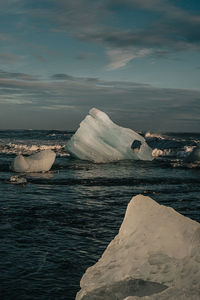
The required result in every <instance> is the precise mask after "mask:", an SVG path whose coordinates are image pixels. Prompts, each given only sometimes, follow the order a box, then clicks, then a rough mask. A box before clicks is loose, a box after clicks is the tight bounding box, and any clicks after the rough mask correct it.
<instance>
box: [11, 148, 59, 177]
mask: <svg viewBox="0 0 200 300" xmlns="http://www.w3.org/2000/svg"><path fill="white" fill-rule="evenodd" d="M55 158H56V154H55V152H53V151H52V150H49V149H48V150H43V151H40V152H38V153H35V154H32V155H30V156H28V157H25V156H23V155H18V156H17V157H15V159H14V161H13V164H12V169H13V171H15V172H46V171H49V170H50V169H51V167H52V165H53V163H54V161H55Z"/></svg>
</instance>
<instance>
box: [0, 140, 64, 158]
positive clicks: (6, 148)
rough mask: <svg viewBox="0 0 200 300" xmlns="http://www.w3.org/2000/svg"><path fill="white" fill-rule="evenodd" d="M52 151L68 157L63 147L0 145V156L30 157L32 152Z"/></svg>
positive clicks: (56, 145)
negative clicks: (20, 155)
mask: <svg viewBox="0 0 200 300" xmlns="http://www.w3.org/2000/svg"><path fill="white" fill-rule="evenodd" d="M47 149H50V150H53V151H55V152H56V153H57V154H58V155H60V156H69V153H67V152H66V151H65V148H64V145H60V144H54V145H45V144H38V145H37V144H30V145H27V144H15V143H11V142H10V143H7V144H4V145H0V154H16V155H19V154H22V155H30V154H32V153H33V152H37V151H42V150H47Z"/></svg>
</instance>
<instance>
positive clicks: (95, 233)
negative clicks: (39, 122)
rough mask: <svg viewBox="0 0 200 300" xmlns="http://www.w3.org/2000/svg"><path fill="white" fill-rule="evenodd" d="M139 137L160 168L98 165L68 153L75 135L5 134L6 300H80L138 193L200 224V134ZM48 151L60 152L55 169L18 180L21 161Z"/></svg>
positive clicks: (0, 267)
mask: <svg viewBox="0 0 200 300" xmlns="http://www.w3.org/2000/svg"><path fill="white" fill-rule="evenodd" d="M139 133H140V134H141V135H143V136H144V137H145V138H146V141H147V142H148V144H149V145H150V146H151V147H152V149H153V156H154V160H153V161H132V160H124V161H119V162H113V163H105V164H95V163H92V162H89V161H83V160H79V159H74V158H72V157H70V155H69V153H67V152H66V150H65V145H66V143H67V142H68V140H69V139H70V137H71V136H72V135H73V134H74V132H73V131H67V130H66V131H58V130H1V131H0V299H1V300H4V299H5V300H24V299H27V300H28V299H31V300H36V299H37V300H43V299H44V300H46V299H48V300H54V299H55V300H60V299H65V300H74V299H75V295H76V293H77V292H78V291H79V289H80V280H81V277H82V275H83V274H84V272H85V271H86V269H87V268H88V267H89V266H91V265H93V264H94V263H96V262H97V260H98V259H99V258H100V256H101V255H102V253H103V252H104V250H105V248H106V247H107V245H108V244H109V242H110V241H111V240H112V239H113V238H114V237H115V235H116V234H117V232H118V230H119V227H120V225H121V223H122V221H123V218H124V214H125V211H126V207H127V204H128V203H129V201H130V200H131V198H132V197H133V196H135V195H137V194H143V195H146V196H150V197H151V198H153V199H154V200H156V201H157V202H158V203H160V204H163V205H167V206H170V207H172V208H174V209H175V210H176V211H178V212H179V213H181V214H183V215H184V216H186V217H189V218H191V219H193V220H195V221H198V222H199V221H200V164H199V163H198V162H196V163H191V162H187V157H188V155H189V154H190V153H191V151H192V150H193V149H194V148H195V146H196V145H197V144H198V143H200V133H155V132H139ZM43 149H51V150H53V151H55V152H56V160H55V162H54V164H53V166H52V168H51V170H50V171H49V172H46V173H32V174H29V173H27V174H23V176H24V178H25V179H26V182H24V183H21V184H16V183H14V182H13V181H11V178H12V176H16V175H17V174H16V173H14V172H13V171H12V169H11V165H12V161H13V160H14V158H15V157H16V155H18V154H23V155H25V156H26V155H30V154H32V153H35V152H37V151H40V150H43ZM18 175H19V174H18Z"/></svg>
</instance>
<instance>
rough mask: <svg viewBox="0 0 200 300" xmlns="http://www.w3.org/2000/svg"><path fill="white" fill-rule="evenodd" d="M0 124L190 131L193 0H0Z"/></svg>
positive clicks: (197, 67) (199, 83)
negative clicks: (92, 123) (92, 113)
mask: <svg viewBox="0 0 200 300" xmlns="http://www.w3.org/2000/svg"><path fill="white" fill-rule="evenodd" d="M0 43H1V47H0V129H12V128H16V129H18V128H24V129H26V128H27V129H30V128H32V129H64V130H73V129H76V128H77V127H78V125H79V123H80V121H81V120H82V119H83V118H84V116H85V115H86V114H87V112H88V110H89V109H90V108H92V107H96V108H99V109H101V110H103V111H104V112H106V113H108V114H109V116H110V117H111V119H112V120H113V121H115V122H116V123H117V124H118V125H122V126H125V127H129V128H132V129H134V130H149V131H157V132H160V131H187V132H189V131H190V132H191V131H193V132H200V51H199V50H200V1H196V0H40V1H39V0H6V1H0Z"/></svg>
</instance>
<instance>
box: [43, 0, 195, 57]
mask: <svg viewBox="0 0 200 300" xmlns="http://www.w3.org/2000/svg"><path fill="white" fill-rule="evenodd" d="M117 4H118V5H119V4H120V5H122V6H123V5H127V6H129V7H130V9H134V10H135V9H138V10H143V11H145V10H148V11H151V12H157V13H158V16H157V19H156V20H155V19H154V20H153V22H152V24H150V26H148V28H146V29H143V30H136V29H135V30H133V29H132V30H131V29H129V28H127V30H116V29H115V27H114V25H113V27H108V26H107V27H106V26H103V21H104V19H105V18H106V17H107V16H109V18H110V17H111V18H113V20H114V11H112V7H113V6H114V5H117ZM56 5H57V10H59V13H58V11H57V12H55V14H54V13H53V12H51V14H49V19H50V20H51V21H52V24H53V23H54V25H55V26H58V27H60V28H62V30H66V31H71V33H72V34H73V35H75V36H76V37H77V38H79V39H82V40H87V41H90V42H94V43H99V44H103V45H104V46H107V47H111V48H115V47H118V48H120V47H122V48H130V47H138V48H144V47H146V48H153V49H154V50H155V54H156V53H158V52H159V49H163V51H165V52H166V51H167V49H168V51H170V50H173V51H174V50H176V51H177V50H188V49H189V50H190V49H196V48H197V47H199V42H200V34H199V26H200V15H197V14H191V13H188V12H186V11H184V10H183V9H181V8H179V7H176V6H175V5H173V4H172V2H170V1H163V0H150V1H149V0H125V1H124V0H117V1H115V0H107V1H102V2H101V4H100V3H99V1H89V0H87V1H83V0H78V1H74V2H73V1H64V0H58V1H56ZM112 24H114V22H112Z"/></svg>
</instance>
